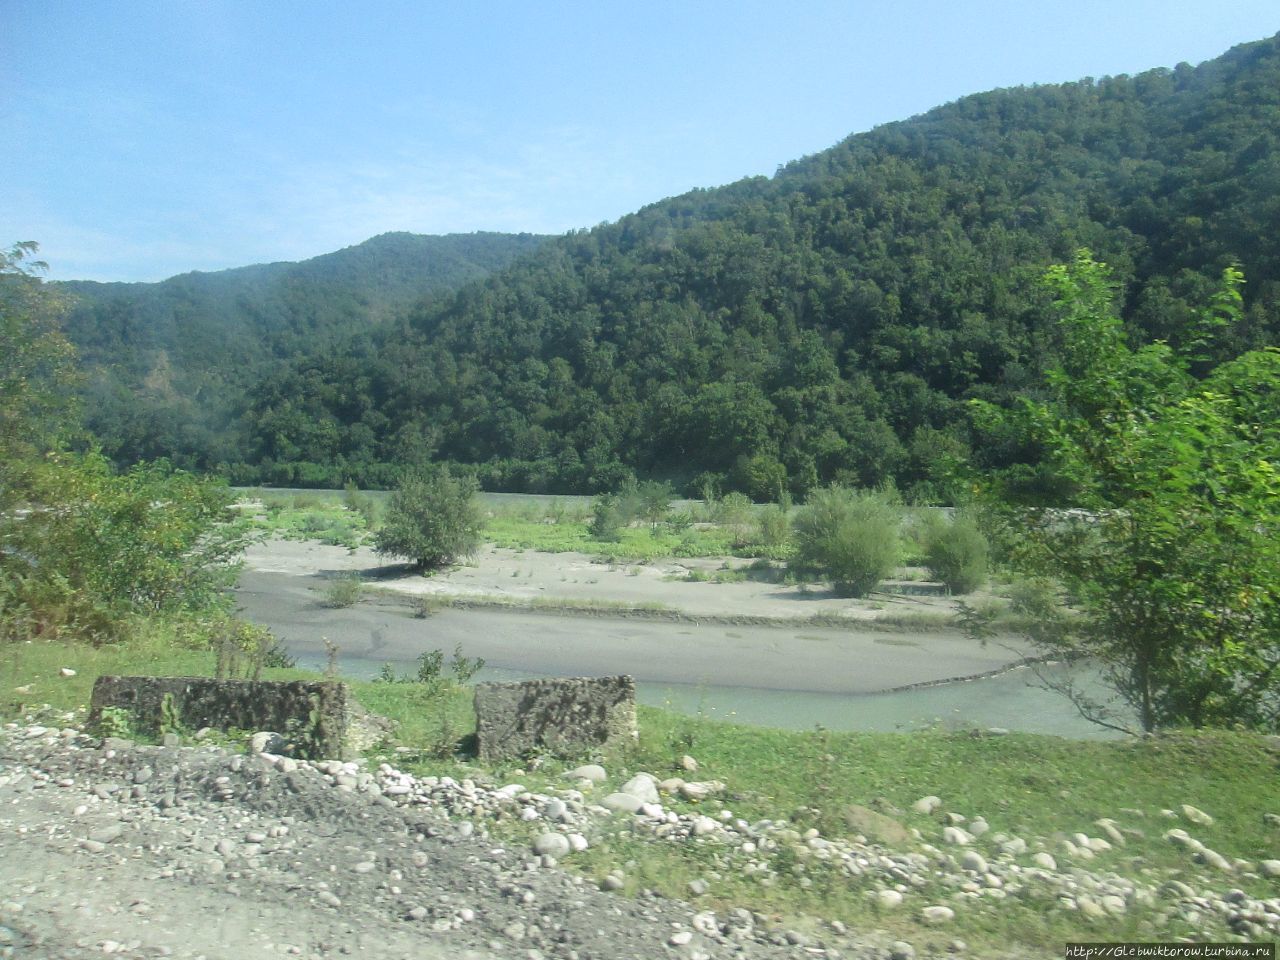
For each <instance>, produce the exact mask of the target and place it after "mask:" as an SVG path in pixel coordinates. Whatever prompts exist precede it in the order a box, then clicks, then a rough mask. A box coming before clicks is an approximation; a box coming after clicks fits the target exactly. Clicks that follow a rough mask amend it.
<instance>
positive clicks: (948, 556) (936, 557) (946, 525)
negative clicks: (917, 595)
mask: <svg viewBox="0 0 1280 960" xmlns="http://www.w3.org/2000/svg"><path fill="white" fill-rule="evenodd" d="M924 541H925V542H924V554H925V566H927V567H928V568H929V570H930V572H931V573H932V575H933V578H934V579H935V580H941V581H942V582H943V583H945V584H946V585H947V589H948V590H950V591H951V592H952V593H972V592H973V591H974V590H977V589H978V587H980V586H982V584H983V582H984V581H985V580H986V579H987V556H988V549H987V538H986V537H985V536H983V534H982V531H981V530H979V529H978V525H977V523H976V522H974V520H973V518H972V517H970V516H968V515H966V514H963V513H961V514H957V515H956V517H955V519H953V520H951V521H947V520H946V519H944V518H943V517H941V516H940V515H935V517H934V519H932V520H931V522H930V523H929V524H928V525H927V526H926V527H925V537H924Z"/></svg>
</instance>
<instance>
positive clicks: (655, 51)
mask: <svg viewBox="0 0 1280 960" xmlns="http://www.w3.org/2000/svg"><path fill="white" fill-rule="evenodd" d="M1277 32H1280V4H1277V3H1276V0H1215V2H1213V3H1212V4H1210V3H1207V2H1198V3H1191V2H1185V0H1183V2H1172V0H1120V2H1117V0H1105V2H1100V0H1075V2H1073V3H1071V4H1063V3H1037V2H1027V0H963V2H960V0H896V2H889V0H881V2H871V0H843V2H841V0H811V2H807V0H793V2H792V3H790V4H783V3H781V2H779V0H772V2H767V3H766V2H758V0H739V2H728V0H701V2H699V0H686V2H683V3H680V2H666V0H644V2H639V0H632V2H627V3H623V2H617V0H589V2H569V0H564V2H562V0H540V2H536V3H535V2H531V0H530V2H508V0H485V2H482V3H469V2H463V0H449V2H446V0H405V2H401V0H385V2H382V0H363V2H360V3H353V2H351V0H342V2H329V0H203V2H187V0H163V2H140V0H114V2H110V3H106V2H102V0H74V2H73V0H0V144H3V148H2V149H3V155H4V157H5V159H6V164H5V166H6V173H5V183H4V186H3V187H2V188H0V246H4V247H8V246H9V245H10V244H11V243H13V242H15V241H18V240H35V241H36V242H38V243H39V244H40V248H41V250H40V256H41V257H42V258H43V259H45V260H47V261H48V262H49V264H50V267H51V269H50V272H49V274H48V276H49V277H50V278H52V279H92V280H148V281H152V280H159V279H163V278H165V277H168V276H172V275H174V274H177V273H182V272H186V271H189V270H218V269H223V268H226V267H232V266H240V265H244V264H248V263H260V262H267V261H276V260H299V259H305V258H307V257H311V256H316V255H318V254H321V253H327V252H330V251H333V250H337V249H340V248H342V247H346V246H350V245H352V244H356V243H359V242H361V241H363V240H366V239H368V238H369V237H371V236H375V235H377V234H379V233H384V232H387V231H391V230H408V231H412V232H415V233H441V234H442V233H469V232H472V231H477V230H497V231H504V232H532V233H552V234H558V233H564V232H565V231H568V230H573V229H578V228H584V227H592V226H595V225H596V224H599V223H602V222H605V221H613V220H617V219H618V218H619V217H621V216H624V215H625V214H627V213H630V212H632V211H634V210H637V209H639V208H640V207H642V206H645V205H646V204H649V203H654V202H656V201H658V200H661V199H663V198H665V197H669V196H674V195H677V194H680V193H683V192H685V191H687V190H690V189H692V188H695V187H714V186H719V185H722V184H725V183H730V182H732V181H734V180H738V179H740V178H742V177H746V176H758V175H772V174H773V173H774V171H775V170H776V169H777V168H778V167H779V166H781V165H783V164H785V163H787V162H789V161H791V160H795V159H798V158H800V157H802V156H806V155H808V154H812V153H817V152H818V151H821V150H823V149H825V148H827V147H829V146H832V145H833V144H835V143H837V142H839V141H840V140H842V139H844V138H845V137H846V136H848V135H849V134H852V133H856V132H860V131H864V130H869V129H871V128H872V127H874V126H877V125H879V124H882V123H887V122H890V121H894V120H901V119H905V118H907V117H910V116H913V115H915V114H918V113H922V112H924V111H926V110H928V109H930V108H931V107H934V106H938V105H940V104H943V103H947V102H950V101H952V100H955V99H957V98H959V97H962V96H965V95H966V94H970V93H978V92H981V91H984V90H990V89H993V88H996V87H1006V86H1015V85H1022V84H1033V83H1057V82H1062V81H1070V80H1078V79H1080V78H1082V77H1086V76H1092V77H1101V76H1107V75H1116V74H1125V73H1127V74H1133V73H1138V72H1140V71H1142V70H1146V69H1150V68H1152V67H1172V66H1174V65H1176V64H1177V63H1180V62H1187V63H1192V64H1195V63H1200V62H1202V61H1204V60H1207V59H1211V58H1213V57H1216V56H1218V55H1219V54H1221V53H1223V52H1225V51H1226V50H1227V49H1228V48H1230V47H1231V46H1234V45H1235V44H1237V43H1243V42H1247V41H1251V40H1259V39H1262V38H1264V37H1268V36H1271V35H1273V34H1275V33H1277Z"/></svg>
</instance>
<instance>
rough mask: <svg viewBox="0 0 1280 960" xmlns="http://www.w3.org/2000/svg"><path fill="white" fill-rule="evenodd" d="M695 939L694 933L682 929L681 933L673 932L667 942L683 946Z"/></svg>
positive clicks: (674, 945)
mask: <svg viewBox="0 0 1280 960" xmlns="http://www.w3.org/2000/svg"><path fill="white" fill-rule="evenodd" d="M692 939H693V934H692V933H691V932H690V931H688V930H681V931H680V932H679V933H673V934H672V935H671V939H670V940H668V941H667V942H668V943H670V944H671V945H672V946H673V947H683V946H684V945H685V944H686V943H688V942H689V941H690V940H692Z"/></svg>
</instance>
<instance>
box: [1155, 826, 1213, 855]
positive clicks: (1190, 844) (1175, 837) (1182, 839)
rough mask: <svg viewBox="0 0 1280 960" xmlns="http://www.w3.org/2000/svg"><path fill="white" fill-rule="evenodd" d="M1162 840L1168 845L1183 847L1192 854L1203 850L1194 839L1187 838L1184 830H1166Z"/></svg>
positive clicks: (1199, 843) (1200, 844)
mask: <svg viewBox="0 0 1280 960" xmlns="http://www.w3.org/2000/svg"><path fill="white" fill-rule="evenodd" d="M1164 838H1165V839H1166V840H1168V841H1169V842H1170V843H1175V844H1177V845H1178V846H1180V847H1185V848H1186V849H1188V850H1190V851H1191V852H1192V853H1198V852H1200V851H1201V850H1203V849H1204V844H1203V843H1201V842H1200V841H1199V840H1197V839H1196V838H1195V837H1192V836H1189V835H1188V834H1187V831H1185V830H1180V829H1174V830H1168V831H1166V832H1165V835H1164Z"/></svg>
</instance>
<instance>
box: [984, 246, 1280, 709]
mask: <svg viewBox="0 0 1280 960" xmlns="http://www.w3.org/2000/svg"><path fill="white" fill-rule="evenodd" d="M1242 282H1243V278H1242V277H1241V275H1240V273H1239V271H1237V270H1235V269H1234V268H1228V269H1227V270H1226V271H1225V272H1224V274H1223V279H1222V284H1221V287H1220V290H1219V292H1218V294H1217V295H1216V296H1214V297H1213V299H1212V303H1211V304H1210V306H1209V307H1208V308H1207V309H1205V310H1202V311H1196V312H1194V313H1193V315H1192V318H1191V321H1190V323H1191V324H1192V325H1193V326H1192V329H1190V330H1184V331H1181V333H1182V335H1181V336H1180V337H1179V340H1180V342H1182V343H1184V344H1186V348H1184V349H1183V350H1182V351H1181V352H1175V351H1174V350H1173V349H1172V348H1170V347H1169V346H1168V345H1167V344H1165V343H1159V342H1158V343H1153V344H1149V345H1146V346H1142V347H1138V348H1136V349H1135V348H1133V347H1130V346H1129V344H1128V343H1127V341H1126V337H1125V334H1124V332H1123V329H1122V326H1121V322H1120V320H1119V318H1118V317H1117V315H1116V313H1115V309H1114V304H1113V302H1114V297H1115V288H1114V285H1113V284H1112V281H1111V279H1110V275H1109V273H1108V271H1107V269H1106V267H1104V266H1103V265H1101V264H1098V263H1096V262H1094V261H1093V260H1092V259H1091V258H1090V257H1089V255H1088V254H1087V252H1081V253H1080V254H1079V255H1078V256H1077V258H1076V260H1075V262H1074V263H1072V264H1070V265H1067V266H1060V267H1055V268H1053V269H1052V270H1051V271H1050V273H1049V274H1048V276H1047V278H1046V283H1047V285H1048V287H1049V289H1050V290H1051V291H1052V293H1053V296H1054V301H1055V303H1056V305H1057V308H1058V309H1059V310H1060V311H1061V315H1062V319H1061V321H1060V329H1061V332H1062V340H1063V342H1062V353H1061V355H1062V358H1063V359H1062V362H1061V364H1060V365H1059V366H1058V367H1056V368H1055V369H1053V370H1052V371H1051V373H1050V376H1049V380H1048V387H1049V397H1048V399H1046V400H1043V401H1034V402H1027V403H1026V404H1025V405H1024V406H1023V408H1022V409H1021V410H1019V411H1017V412H1015V413H999V412H997V411H994V410H993V409H992V408H990V407H984V408H980V414H981V416H980V421H981V422H983V423H987V424H990V423H994V424H995V425H997V426H1002V425H1003V426H1008V425H1009V424H1011V423H1012V424H1014V425H1015V426H1016V428H1017V429H1018V430H1019V431H1020V432H1022V433H1023V434H1025V435H1026V436H1028V437H1031V438H1033V439H1034V440H1036V441H1037V442H1039V443H1041V444H1043V445H1044V447H1045V449H1046V450H1047V451H1048V452H1049V455H1050V462H1051V463H1052V465H1053V466H1054V467H1055V469H1056V471H1057V472H1058V474H1059V475H1060V476H1062V477H1065V478H1066V479H1067V480H1068V488H1069V489H1072V490H1074V496H1073V497H1072V499H1071V500H1070V502H1067V503H1061V502H1060V503H1056V504H1052V505H1033V506H1030V507H1025V508H1007V507H1006V509H1005V518H1006V520H1007V521H1008V522H1009V523H1010V524H1011V525H1014V526H1016V528H1017V529H1018V530H1020V531H1021V538H1020V539H1021V549H1020V552H1019V555H1018V556H1017V558H1016V559H1017V561H1018V562H1019V563H1020V564H1021V565H1023V566H1024V567H1026V568H1028V569H1029V571H1030V572H1032V573H1039V574H1047V575H1050V576H1052V577H1054V578H1055V579H1056V580H1057V582H1058V583H1059V584H1060V585H1061V587H1062V588H1063V590H1064V591H1065V594H1066V596H1067V597H1069V598H1070V599H1071V601H1072V603H1071V606H1072V607H1073V608H1074V609H1075V611H1076V612H1077V613H1078V615H1076V616H1071V615H1064V616H1059V617H1055V618H1052V620H1051V622H1050V623H1049V624H1048V625H1047V626H1046V627H1045V628H1044V629H1040V630H1038V631H1037V633H1036V635H1035V639H1037V640H1038V642H1040V643H1041V644H1042V645H1043V646H1044V647H1046V648H1048V649H1049V650H1051V651H1052V652H1053V653H1055V654H1058V655H1063V654H1065V655H1067V656H1071V657H1083V658H1088V659H1089V660H1091V661H1093V662H1096V663H1098V664H1099V665H1100V666H1101V668H1102V670H1103V672H1104V674H1105V676H1106V678H1107V680H1108V681H1109V683H1110V684H1111V686H1112V687H1113V688H1114V689H1115V690H1116V692H1117V693H1118V695H1119V697H1120V699H1121V700H1123V701H1124V702H1125V703H1126V704H1127V705H1128V706H1129V707H1130V708H1131V709H1132V711H1133V712H1134V713H1136V716H1137V720H1138V724H1139V725H1140V726H1141V728H1142V729H1143V730H1154V729H1158V728H1161V727H1168V726H1176V725H1190V726H1193V727H1201V726H1210V725H1228V724H1235V723H1244V724H1247V725H1249V726H1254V727H1260V728H1265V729H1271V730H1274V729H1277V727H1278V726H1280V475H1278V474H1277V463H1280V433H1278V431H1277V427H1276V424H1277V414H1280V401H1278V399H1277V398H1278V397H1280V352H1278V351H1276V350H1273V349H1266V350H1261V351H1254V352H1249V353H1246V354H1244V355H1242V356H1240V357H1238V358H1237V359H1235V360H1232V361H1228V362H1225V363H1220V364H1218V365H1217V366H1216V367H1213V366H1211V361H1210V358H1211V357H1212V356H1213V354H1214V352H1215V345H1216V342H1217V339H1218V334H1219V333H1222V332H1229V331H1230V330H1231V328H1232V326H1233V324H1234V323H1235V322H1236V320H1237V319H1238V314H1239V304H1240V298H1239V289H1240V286H1241V284H1242ZM1200 372H1204V373H1207V376H1205V377H1204V379H1197V378H1196V377H1194V376H1193V375H1192V374H1193V373H1200ZM986 492H987V495H988V497H990V498H992V499H993V500H995V501H996V502H998V501H999V500H1000V499H1001V497H1000V493H1001V490H1000V484H999V483H994V484H988V485H987V489H986ZM1063 507H1071V508H1075V509H1061V508H1063ZM1065 692H1067V693H1068V694H1069V695H1071V696H1072V697H1073V699H1074V700H1075V702H1076V704H1077V706H1078V707H1079V708H1080V709H1081V711H1082V712H1083V713H1084V714H1085V715H1086V716H1088V717H1089V718H1090V719H1093V720H1095V721H1097V722H1099V723H1102V724H1105V725H1108V726H1113V727H1119V728H1126V727H1127V726H1128V724H1127V722H1126V720H1125V719H1124V717H1123V715H1122V714H1120V713H1119V712H1117V711H1116V710H1115V709H1114V708H1113V707H1112V706H1111V705H1109V704H1106V703H1099V702H1097V701H1095V700H1093V699H1090V698H1088V697H1085V696H1083V695H1081V694H1080V693H1079V691H1078V690H1074V689H1071V688H1067V689H1065Z"/></svg>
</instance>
